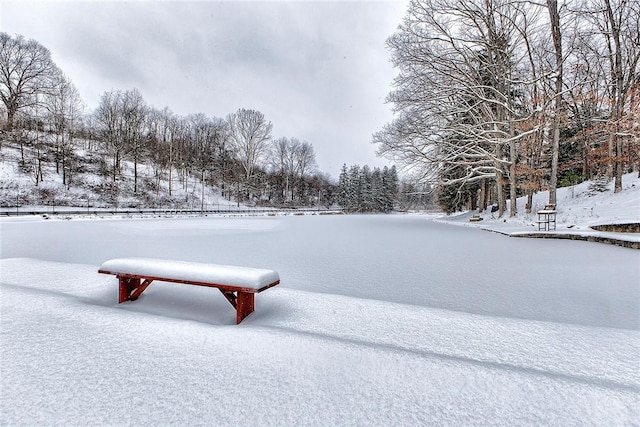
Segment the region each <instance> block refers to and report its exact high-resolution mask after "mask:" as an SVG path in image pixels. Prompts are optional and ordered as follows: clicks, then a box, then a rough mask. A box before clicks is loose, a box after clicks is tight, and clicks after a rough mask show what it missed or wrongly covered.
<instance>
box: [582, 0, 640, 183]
mask: <svg viewBox="0 0 640 427" xmlns="http://www.w3.org/2000/svg"><path fill="white" fill-rule="evenodd" d="M582 12H583V13H582V14H581V16H582V17H583V18H584V20H585V23H584V25H583V29H582V30H581V33H582V35H583V39H584V40H583V42H584V43H585V44H587V45H588V46H589V48H590V49H591V51H592V52H593V53H594V56H593V57H594V61H595V63H596V64H600V65H601V66H603V67H604V73H605V75H606V77H605V83H606V85H605V86H604V93H603V94H598V95H599V96H602V95H604V96H606V101H607V102H606V103H607V104H608V105H607V106H608V110H609V117H608V118H607V121H606V125H607V126H606V130H607V134H608V141H607V145H608V158H609V167H608V171H607V172H608V175H609V177H610V178H611V177H614V178H615V183H614V191H615V192H619V191H621V190H622V173H623V169H624V168H623V163H624V159H625V157H624V144H625V142H627V144H628V143H629V142H630V138H629V137H628V136H627V135H625V132H624V130H623V129H621V124H622V123H623V122H625V121H626V117H627V116H628V115H629V114H632V113H633V111H632V110H631V109H630V108H629V107H630V101H631V94H632V91H633V88H634V85H637V83H638V79H639V73H640V70H639V68H640V4H638V2H637V1H631V0H592V1H589V2H585V3H583V6H582Z"/></svg>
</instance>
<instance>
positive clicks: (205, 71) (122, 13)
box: [0, 0, 407, 177]
mask: <svg viewBox="0 0 640 427" xmlns="http://www.w3.org/2000/svg"><path fill="white" fill-rule="evenodd" d="M406 4H407V2H406V0H395V1H377V2H373V1H322V2H304V1H280V2H275V1H266V2H237V1H229V2H220V1H196V2H154V1H135V2H129V1H127V2H122V1H117V2H116V1H109V2H106V1H93V2H80V1H65V2H61V1H48V2H33V1H24V0H20V1H11V0H9V1H7V0H1V1H0V8H1V9H0V30H1V31H3V32H7V33H9V34H11V35H15V34H22V35H23V36H25V37H26V38H33V39H36V40H37V41H39V42H40V43H41V44H42V45H44V46H45V47H47V48H48V49H49V50H50V51H51V54H52V57H53V60H54V61H55V62H56V64H57V65H58V66H59V67H60V68H61V69H62V71H63V72H64V73H65V74H66V75H67V76H68V77H69V78H70V79H71V80H72V81H73V83H74V84H75V86H76V88H77V89H78V91H79V92H80V95H81V97H82V99H83V100H84V101H85V103H86V104H87V107H88V109H89V110H91V111H92V110H93V109H95V107H96V106H97V104H98V100H99V98H100V95H101V94H102V93H104V92H105V91H109V90H113V89H121V90H127V89H132V88H134V87H135V88H138V89H139V90H140V92H141V93H142V95H143V96H144V99H145V100H146V101H147V103H148V104H150V105H152V106H154V107H157V108H163V107H165V106H166V107H169V109H171V110H172V111H174V112H175V113H177V114H180V115H186V114H189V113H200V112H201V113H205V114H207V115H208V116H215V117H222V118H224V117H226V116H227V114H229V113H231V112H234V111H236V110H237V109H238V108H248V109H255V110H258V111H261V112H262V113H263V114H264V115H265V117H266V119H267V120H269V121H271V122H272V123H273V137H274V138H278V137H281V136H286V137H296V138H298V139H301V140H304V141H308V142H310V143H311V144H313V146H314V148H315V151H316V157H317V161H318V166H319V169H320V170H321V171H323V172H327V173H330V174H331V175H332V176H333V177H337V175H338V173H339V169H340V167H341V166H342V164H343V163H347V165H351V164H360V165H364V164H369V165H370V166H382V165H384V164H386V161H385V160H383V159H379V158H377V157H376V155H375V150H376V146H375V145H373V144H372V143H371V136H372V134H373V133H374V132H376V131H377V130H379V129H380V128H381V127H382V126H383V125H384V124H385V123H387V122H388V121H390V120H391V117H392V116H391V112H390V106H389V105H387V104H385V103H384V100H385V97H386V95H387V94H388V93H389V90H390V84H391V81H392V80H393V78H394V77H395V75H396V70H394V68H393V67H392V66H391V64H390V61H389V59H390V53H389V51H388V50H387V48H386V45H385V41H386V39H387V38H388V37H389V36H390V35H391V34H393V32H394V31H395V29H396V28H397V26H398V25H399V24H400V21H401V19H402V17H403V16H404V12H405V10H406Z"/></svg>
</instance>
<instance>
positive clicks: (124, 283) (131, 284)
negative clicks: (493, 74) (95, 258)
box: [118, 277, 140, 304]
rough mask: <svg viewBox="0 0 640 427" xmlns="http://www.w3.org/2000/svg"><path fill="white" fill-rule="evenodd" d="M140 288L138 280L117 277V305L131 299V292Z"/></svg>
mask: <svg viewBox="0 0 640 427" xmlns="http://www.w3.org/2000/svg"><path fill="white" fill-rule="evenodd" d="M138 286H140V279H133V278H131V277H118V288H119V289H118V303H119V304H120V303H123V302H125V301H129V300H130V299H131V292H133V290H134V289H135V288H137V287H138Z"/></svg>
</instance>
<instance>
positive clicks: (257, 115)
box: [227, 108, 273, 196]
mask: <svg viewBox="0 0 640 427" xmlns="http://www.w3.org/2000/svg"><path fill="white" fill-rule="evenodd" d="M227 123H228V125H229V140H230V142H231V144H232V146H233V150H234V153H235V155H236V157H237V159H238V161H239V162H240V164H241V165H242V168H243V170H244V176H243V181H244V185H245V191H246V192H247V196H248V191H249V186H250V183H251V178H252V176H253V172H254V170H255V168H256V166H257V165H258V164H259V163H260V162H261V161H262V160H263V157H264V155H265V154H266V152H267V149H268V144H267V143H268V141H269V140H270V139H271V129H272V128H273V125H272V124H271V122H267V121H266V120H265V118H264V115H263V114H262V113H261V112H259V111H256V110H245V109H242V108H241V109H239V110H238V111H237V112H235V113H232V114H229V116H228V117H227Z"/></svg>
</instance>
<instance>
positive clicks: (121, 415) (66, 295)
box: [0, 215, 640, 426]
mask: <svg viewBox="0 0 640 427" xmlns="http://www.w3.org/2000/svg"><path fill="white" fill-rule="evenodd" d="M0 227H1V228H0V232H1V233H2V239H1V253H0V257H1V258H2V259H1V260H0V269H1V270H0V298H1V312H0V315H1V318H0V328H1V336H0V338H1V344H2V345H1V359H0V370H1V371H0V374H1V378H2V390H1V393H2V394H1V396H0V399H1V400H0V407H1V413H0V424H2V425H19V424H28V425H33V424H64V425H70V424H73V425H84V424H93V425H96V424H97V425H103V424H111V425H118V424H136V425H167V424H182V425H205V424H206V425H240V424H249V423H251V424H258V425H301V424H304V425H354V424H360V425H364V424H366V425H410V424H432V425H509V426H512V425H540V424H557V425H633V424H640V409H639V408H640V368H639V366H640V336H639V331H640V267H638V266H639V265H640V252H639V251H637V250H632V249H626V248H620V247H616V246H609V245H602V244H596V243H588V242H575V241H555V240H546V239H545V240H539V239H512V238H508V237H505V236H502V235H499V234H496V233H487V232H484V231H481V230H474V229H467V228H460V227H453V226H450V225H446V224H439V223H434V222H432V221H429V219H428V218H427V217H424V216H414V215H390V216H305V217H297V216H283V217H252V218H216V217H207V218H163V219H124V220H106V219H102V220H100V219H95V220H77V219H74V220H70V221H58V220H49V221H45V220H42V219H34V218H32V219H31V220H27V219H20V218H12V219H2V220H0ZM130 256H144V257H157V258H165V259H174V260H184V261H193V262H210V263H215V264H230V265H240V266H247V267H256V268H267V269H274V270H276V271H278V273H279V275H280V279H281V284H280V286H278V287H276V288H273V289H270V290H268V291H265V292H263V293H261V294H259V295H258V296H257V297H256V311H255V312H254V313H253V314H251V315H250V316H249V317H247V318H246V319H245V320H244V321H243V323H242V324H240V325H238V326H236V325H235V324H234V323H235V322H234V319H235V317H234V311H233V308H232V307H231V306H230V305H229V303H228V302H227V301H226V300H225V299H224V297H223V296H222V295H220V293H219V292H217V291H216V290H215V289H210V288H200V287H195V286H185V285H176V284H168V283H156V282H154V283H153V284H152V285H151V286H150V287H149V289H148V290H147V291H146V292H145V293H144V295H142V297H141V298H140V299H139V300H138V301H136V302H133V303H124V304H120V305H118V304H117V281H116V279H115V278H113V277H112V276H105V275H100V274H98V273H97V269H98V267H99V266H100V265H101V264H102V263H103V262H104V261H105V260H107V259H110V258H119V257H130Z"/></svg>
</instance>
